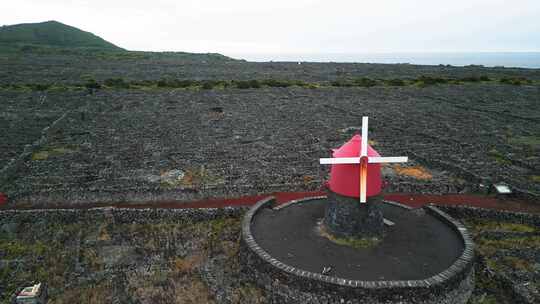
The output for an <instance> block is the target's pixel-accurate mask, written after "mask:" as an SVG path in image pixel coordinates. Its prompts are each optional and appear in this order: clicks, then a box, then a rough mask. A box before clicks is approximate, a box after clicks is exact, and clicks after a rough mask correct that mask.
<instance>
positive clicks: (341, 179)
mask: <svg viewBox="0 0 540 304" xmlns="http://www.w3.org/2000/svg"><path fill="white" fill-rule="evenodd" d="M361 142H362V137H361V136H360V135H355V136H353V137H352V138H351V140H349V141H348V142H347V143H345V144H344V145H343V146H341V147H340V148H339V149H335V150H334V153H333V154H332V156H333V157H359V156H360V145H361ZM367 153H368V157H370V156H373V157H380V155H379V153H378V152H377V151H375V149H373V147H371V146H370V145H368V148H367ZM328 184H329V187H330V190H332V191H333V192H335V193H338V194H341V195H344V196H350V197H360V164H333V165H332V168H331V169H330V181H329V183H328ZM381 188H382V181H381V165H380V164H368V174H367V196H368V197H369V196H374V195H377V194H379V193H380V192H381Z"/></svg>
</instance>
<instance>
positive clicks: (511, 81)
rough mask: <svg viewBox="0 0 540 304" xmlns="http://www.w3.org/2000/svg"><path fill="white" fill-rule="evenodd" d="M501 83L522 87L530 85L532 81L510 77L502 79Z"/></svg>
mask: <svg viewBox="0 0 540 304" xmlns="http://www.w3.org/2000/svg"><path fill="white" fill-rule="evenodd" d="M499 82H500V83H504V84H511V85H522V84H530V83H531V82H532V81H530V80H528V79H527V78H524V77H510V78H501V80H499Z"/></svg>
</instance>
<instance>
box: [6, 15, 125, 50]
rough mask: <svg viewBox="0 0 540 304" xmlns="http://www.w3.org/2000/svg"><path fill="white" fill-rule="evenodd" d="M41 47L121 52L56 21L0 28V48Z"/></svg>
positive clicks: (106, 42) (104, 42)
mask: <svg viewBox="0 0 540 304" xmlns="http://www.w3.org/2000/svg"><path fill="white" fill-rule="evenodd" d="M42 47H45V48H62V49H66V48H68V49H69V48H84V49H95V50H122V48H120V47H118V46H116V45H114V44H112V43H110V42H108V41H105V40H104V39H102V38H100V37H98V36H96V35H94V34H92V33H89V32H85V31H82V30H80V29H78V28H75V27H72V26H69V25H66V24H63V23H60V22H57V21H46V22H40V23H23V24H15V25H8V26H2V27H0V48H4V49H6V48H7V49H23V50H24V49H27V50H29V49H32V48H42Z"/></svg>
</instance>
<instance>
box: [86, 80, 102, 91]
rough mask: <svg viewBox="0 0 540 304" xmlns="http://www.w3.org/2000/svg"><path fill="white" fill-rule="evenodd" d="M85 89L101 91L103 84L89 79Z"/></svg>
mask: <svg viewBox="0 0 540 304" xmlns="http://www.w3.org/2000/svg"><path fill="white" fill-rule="evenodd" d="M84 87H86V88H87V89H100V88H101V84H99V83H98V82H97V81H95V80H94V79H89V80H87V81H86V83H85V84H84Z"/></svg>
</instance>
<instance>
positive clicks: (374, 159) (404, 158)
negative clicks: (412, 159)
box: [368, 156, 409, 164]
mask: <svg viewBox="0 0 540 304" xmlns="http://www.w3.org/2000/svg"><path fill="white" fill-rule="evenodd" d="M408 160H409V158H408V157H407V156H390V157H374V156H372V157H369V158H368V162H369V163H370V164H381V163H406V162H407V161H408Z"/></svg>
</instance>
